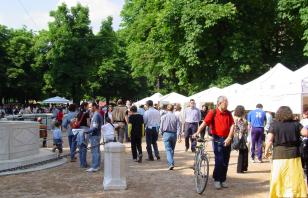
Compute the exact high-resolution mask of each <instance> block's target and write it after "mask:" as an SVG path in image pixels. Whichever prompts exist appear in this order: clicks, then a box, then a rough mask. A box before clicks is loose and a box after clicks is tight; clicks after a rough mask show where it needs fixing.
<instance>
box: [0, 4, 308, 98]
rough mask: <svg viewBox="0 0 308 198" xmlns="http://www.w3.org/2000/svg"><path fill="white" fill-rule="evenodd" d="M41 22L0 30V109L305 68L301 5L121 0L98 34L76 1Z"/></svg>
mask: <svg viewBox="0 0 308 198" xmlns="http://www.w3.org/2000/svg"><path fill="white" fill-rule="evenodd" d="M50 16H51V17H52V18H53V20H52V21H51V22H49V25H48V29H46V30H42V31H39V32H38V33H34V32H33V31H32V30H28V29H27V28H26V27H24V28H21V29H10V28H8V27H5V26H3V25H0V78H1V83H0V103H1V102H2V100H3V99H4V100H5V101H6V102H8V101H9V100H18V101H19V102H22V103H24V102H27V101H28V100H30V99H35V100H41V99H44V98H45V97H51V96H55V95H60V96H63V97H67V98H70V99H73V100H74V102H79V101H80V100H81V99H83V98H87V99H90V98H95V97H97V96H102V97H104V98H106V100H109V99H112V98H114V97H123V98H127V99H138V98H141V97H144V96H148V95H149V94H152V93H153V92H156V91H159V92H161V93H163V94H164V93H168V92H170V91H177V92H180V93H182V94H185V95H189V94H193V93H196V92H198V91H201V90H204V89H206V88H209V87H211V86H218V87H223V86H227V85H230V84H232V83H235V82H237V83H246V82H248V81H250V80H252V79H254V78H255V77H257V76H259V75H260V74H262V73H264V72H265V71H267V70H268V69H269V68H270V67H271V66H273V65H275V64H276V63H277V62H281V63H282V64H284V65H286V66H288V67H289V68H290V69H293V70H295V69H297V68H299V67H300V66H302V65H304V64H307V63H308V58H307V57H308V1H307V0H295V1H294V0H273V1H267V0H251V1H239V0H230V1H225V0H168V1H165V0H153V1H146V0H126V1H125V5H124V7H123V10H122V12H121V16H122V24H121V28H120V30H117V31H115V30H114V29H113V28H112V18H111V17H108V18H107V19H105V20H102V23H101V28H100V31H99V32H98V33H94V32H93V30H92V28H91V25H90V19H89V9H88V8H87V7H84V6H82V5H80V4H77V5H76V6H74V7H71V8H68V7H67V5H66V4H62V5H60V6H59V7H58V8H57V9H56V10H53V11H51V12H50Z"/></svg>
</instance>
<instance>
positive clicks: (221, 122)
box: [204, 108, 234, 138]
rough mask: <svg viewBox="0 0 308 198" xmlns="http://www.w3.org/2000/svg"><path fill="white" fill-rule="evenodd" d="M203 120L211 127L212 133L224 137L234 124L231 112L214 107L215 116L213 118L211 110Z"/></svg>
mask: <svg viewBox="0 0 308 198" xmlns="http://www.w3.org/2000/svg"><path fill="white" fill-rule="evenodd" d="M213 119H214V121H213ZM204 122H205V123H206V125H208V126H210V127H211V129H212V134H214V135H217V136H220V137H225V138H226V137H228V135H229V132H230V128H231V126H232V125H233V124H234V120H233V117H232V114H231V112H230V111H224V112H221V111H220V110H219V109H218V108H217V109H216V115H215V118H214V111H213V110H211V111H210V112H209V113H208V114H207V115H206V116H205V118H204ZM213 124H214V125H213Z"/></svg>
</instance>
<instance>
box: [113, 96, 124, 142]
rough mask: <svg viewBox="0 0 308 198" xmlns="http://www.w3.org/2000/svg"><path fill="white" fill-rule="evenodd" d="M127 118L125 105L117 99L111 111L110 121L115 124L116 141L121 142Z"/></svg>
mask: <svg viewBox="0 0 308 198" xmlns="http://www.w3.org/2000/svg"><path fill="white" fill-rule="evenodd" d="M126 120H127V107H126V106H125V105H124V104H123V101H122V100H121V99H119V100H118V101H117V106H116V107H114V109H113V111H112V121H113V123H114V124H117V125H118V127H117V128H116V132H117V141H118V142H120V143H123V141H124V134H125V126H126Z"/></svg>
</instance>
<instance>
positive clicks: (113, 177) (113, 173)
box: [103, 142, 127, 190]
mask: <svg viewBox="0 0 308 198" xmlns="http://www.w3.org/2000/svg"><path fill="white" fill-rule="evenodd" d="M103 186H104V190H125V189H126V188H127V184H126V165H125V146H124V145H123V144H121V143H119V142H110V143H107V144H106V145H105V156H104V183H103Z"/></svg>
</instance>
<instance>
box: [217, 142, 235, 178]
mask: <svg viewBox="0 0 308 198" xmlns="http://www.w3.org/2000/svg"><path fill="white" fill-rule="evenodd" d="M224 141H225V138H222V137H218V136H215V137H214V139H213V150H214V154H215V167H214V171H213V178H214V180H215V181H219V182H224V181H226V178H227V171H228V165H229V159H230V152H231V146H230V145H229V146H224Z"/></svg>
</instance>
